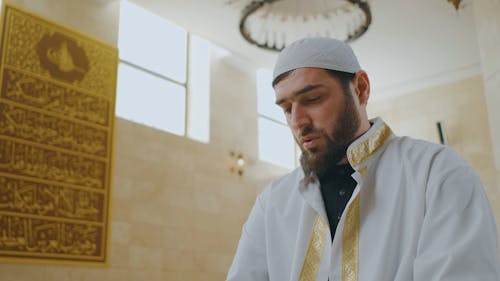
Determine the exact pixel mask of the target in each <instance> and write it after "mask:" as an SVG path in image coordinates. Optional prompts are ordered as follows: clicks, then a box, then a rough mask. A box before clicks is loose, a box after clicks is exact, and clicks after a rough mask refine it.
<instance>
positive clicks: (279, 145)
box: [257, 69, 298, 169]
mask: <svg viewBox="0 0 500 281" xmlns="http://www.w3.org/2000/svg"><path fill="white" fill-rule="evenodd" d="M271 80H272V75H271V72H270V71H269V70H267V69H259V70H258V71H257V112H258V114H259V121H258V134H259V159H260V160H262V161H266V162H270V163H272V164H275V165H278V166H282V167H285V168H288V169H293V168H295V167H296V166H297V163H298V161H297V157H298V150H297V148H296V145H295V141H294V140H293V136H292V133H291V131H290V129H289V128H288V125H287V124H286V120H285V115H284V114H283V111H282V110H281V108H280V107H278V106H276V104H275V95H274V90H273V88H272V86H271V82H272V81H271Z"/></svg>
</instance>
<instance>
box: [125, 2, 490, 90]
mask: <svg viewBox="0 0 500 281" xmlns="http://www.w3.org/2000/svg"><path fill="white" fill-rule="evenodd" d="M130 1H131V2H134V3H136V4H138V5H140V6H142V7H144V8H145V9H147V10H150V11H152V12H154V13H156V14H158V15H160V16H162V17H164V18H166V19H168V20H169V21H171V22H173V23H176V24H178V25H180V26H182V27H184V28H186V29H187V30H189V31H190V32H192V33H194V34H197V35H199V36H202V37H204V38H206V39H208V40H210V41H212V42H213V43H215V44H217V45H219V46H221V47H223V48H225V49H227V50H229V51H230V52H231V53H232V55H231V56H229V57H228V58H227V60H228V62H229V63H232V64H234V65H236V66H237V67H239V68H241V69H244V70H245V69H246V70H253V69H255V67H265V68H269V69H272V67H273V64H274V61H275V60H276V55H277V54H276V53H275V52H272V51H266V50H262V49H259V48H257V47H255V46H253V45H250V44H248V43H247V42H246V41H245V40H244V39H243V38H242V37H241V35H240V33H239V29H238V24H239V18H240V15H241V11H240V10H239V9H237V5H232V6H230V5H227V4H226V3H227V0H203V1H200V0H164V1H160V0H130ZM282 1H298V0H282ZM302 1H307V0H302ZM464 2H465V3H463V5H462V8H461V9H460V10H458V11H456V10H455V9H454V7H453V6H452V5H451V4H450V3H448V2H447V1H446V0H371V1H369V3H370V6H371V12H372V18H373V20H372V24H371V26H370V27H369V29H368V31H367V32H366V33H365V34H364V35H363V36H362V37H361V38H359V39H357V40H356V41H354V42H353V43H351V46H352V47H353V49H354V51H355V53H356V54H357V56H358V59H359V61H360V64H361V67H362V68H363V69H365V70H366V71H367V72H368V75H369V77H370V80H371V84H372V94H371V98H372V99H380V98H384V97H389V96H393V95H399V94H404V93H407V92H410V91H414V90H417V89H422V88H426V87H430V86H435V85H439V84H444V83H448V82H451V81H455V80H460V79H464V78H467V77H471V76H475V75H479V74H480V73H481V68H480V57H479V51H478V46H477V38H476V30H475V25H474V16H473V14H474V13H473V7H472V1H471V0H465V1H464Z"/></svg>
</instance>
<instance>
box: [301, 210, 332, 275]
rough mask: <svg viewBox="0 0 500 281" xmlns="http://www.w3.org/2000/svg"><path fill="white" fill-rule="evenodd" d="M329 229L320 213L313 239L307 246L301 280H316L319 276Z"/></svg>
mask: <svg viewBox="0 0 500 281" xmlns="http://www.w3.org/2000/svg"><path fill="white" fill-rule="evenodd" d="M327 231H328V226H327V225H326V223H325V221H324V220H323V219H322V218H321V216H319V215H318V217H317V219H316V222H315V223H314V228H313V232H312V235H311V240H310V241H309V247H308V248H307V253H306V257H305V259H304V263H303V264H302V270H301V271H300V277H299V281H316V277H317V276H318V270H319V265H320V264H321V256H322V255H323V249H324V248H325V237H326V233H327Z"/></svg>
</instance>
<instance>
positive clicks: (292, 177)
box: [260, 167, 304, 199]
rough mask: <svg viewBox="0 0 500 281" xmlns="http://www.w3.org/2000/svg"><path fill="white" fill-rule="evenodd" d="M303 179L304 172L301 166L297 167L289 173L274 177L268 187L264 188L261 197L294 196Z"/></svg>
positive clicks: (282, 197)
mask: <svg viewBox="0 0 500 281" xmlns="http://www.w3.org/2000/svg"><path fill="white" fill-rule="evenodd" d="M303 179H304V172H303V171H302V169H301V168H300V167H299V168H295V169H294V170H292V171H290V172H289V173H287V174H285V175H282V176H280V177H277V178H275V179H273V180H272V181H271V182H270V183H269V184H268V185H267V186H266V188H264V190H263V191H262V193H261V194H260V197H263V198H269V197H276V198H281V199H284V198H285V197H289V196H293V195H294V194H295V192H298V188H299V185H300V183H301V182H302V180H303Z"/></svg>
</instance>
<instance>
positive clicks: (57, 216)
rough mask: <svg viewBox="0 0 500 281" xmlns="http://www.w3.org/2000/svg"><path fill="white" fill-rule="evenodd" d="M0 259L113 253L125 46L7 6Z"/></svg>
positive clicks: (62, 259) (0, 84) (1, 79)
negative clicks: (117, 118)
mask: <svg viewBox="0 0 500 281" xmlns="http://www.w3.org/2000/svg"><path fill="white" fill-rule="evenodd" d="M0 48H1V61H0V260H6V261H21V262H22V261H35V262H38V261H40V262H56V263H75V262H76V263H79V264H95V263H97V264H103V263H105V262H106V261H107V237H108V233H109V230H108V229H109V209H110V196H111V185H112V179H111V175H112V160H113V134H114V115H115V114H114V108H115V89H116V72H117V66H118V50H117V49H116V48H115V47H112V46H109V45H106V44H104V43H102V42H100V41H98V40H95V39H92V38H90V37H89V36H87V35H84V34H81V33H79V32H78V31H74V30H71V29H69V28H67V27H64V26H61V25H59V24H57V23H54V22H52V21H50V20H47V19H44V18H42V17H39V16H37V15H34V14H32V13H30V12H27V11H24V10H22V9H19V8H17V7H15V6H13V5H10V4H4V6H3V11H2V37H1V45H0Z"/></svg>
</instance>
